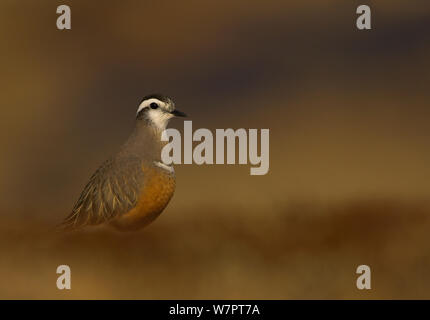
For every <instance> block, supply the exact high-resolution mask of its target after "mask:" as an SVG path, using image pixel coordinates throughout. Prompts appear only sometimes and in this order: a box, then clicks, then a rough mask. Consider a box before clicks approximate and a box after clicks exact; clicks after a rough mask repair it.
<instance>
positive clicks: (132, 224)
mask: <svg viewBox="0 0 430 320" xmlns="http://www.w3.org/2000/svg"><path fill="white" fill-rule="evenodd" d="M142 169H143V170H144V172H145V181H144V186H143V188H142V190H141V192H140V197H139V201H138V203H137V205H136V207H135V208H133V209H132V210H130V211H129V212H127V213H126V214H124V215H123V216H121V217H119V218H118V219H116V220H115V221H113V225H114V226H115V227H117V228H118V229H124V230H136V229H139V228H142V227H144V226H146V225H148V224H149V223H151V222H152V221H154V219H155V218H157V217H158V216H159V215H160V213H161V212H162V211H163V209H164V208H165V207H166V206H167V204H168V203H169V200H170V199H171V198H172V196H173V193H174V191H175V176H174V175H173V174H170V173H169V172H166V171H165V170H163V169H159V168H153V167H152V168H142Z"/></svg>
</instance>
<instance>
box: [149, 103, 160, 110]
mask: <svg viewBox="0 0 430 320" xmlns="http://www.w3.org/2000/svg"><path fill="white" fill-rule="evenodd" d="M149 106H150V107H151V109H157V108H158V104H156V103H155V102H153V103H151V104H150V105H149Z"/></svg>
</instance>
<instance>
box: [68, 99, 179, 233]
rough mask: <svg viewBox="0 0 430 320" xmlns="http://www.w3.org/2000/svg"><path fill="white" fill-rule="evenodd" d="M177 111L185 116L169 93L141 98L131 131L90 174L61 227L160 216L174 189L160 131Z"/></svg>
mask: <svg viewBox="0 0 430 320" xmlns="http://www.w3.org/2000/svg"><path fill="white" fill-rule="evenodd" d="M174 116H177V117H185V116H186V115H185V114H184V113H182V112H180V111H178V110H176V109H175V104H174V103H173V101H172V100H171V99H170V98H168V97H166V96H163V95H159V94H155V95H149V96H146V97H145V98H143V100H142V102H141V103H140V105H139V108H138V109H137V113H136V125H135V128H134V130H133V132H132V134H131V135H130V137H129V138H128V140H127V141H126V142H125V143H124V145H123V146H122V147H121V148H120V150H119V152H118V153H117V154H116V155H114V156H112V157H111V158H110V159H108V160H107V161H106V162H104V163H103V164H102V165H101V166H100V167H99V168H98V169H97V170H96V172H95V173H94V174H93V175H92V176H91V178H90V181H89V182H88V184H87V185H86V186H85V188H84V190H83V191H82V193H81V196H80V197H79V199H78V201H77V203H76V204H75V206H74V208H73V211H72V213H71V214H70V215H69V216H68V217H67V218H66V219H65V220H64V222H63V223H62V225H61V226H62V227H63V229H65V230H74V229H77V228H80V227H83V226H87V225H98V224H102V223H108V224H110V225H112V226H114V227H116V228H117V229H119V230H122V231H127V230H137V229H140V228H142V227H144V226H146V225H148V224H149V223H151V222H152V221H154V219H155V218H157V217H158V215H159V214H160V213H161V212H162V211H163V209H164V208H165V207H166V206H167V203H168V202H169V200H170V198H171V197H172V195H173V192H174V191H175V172H174V169H173V166H167V165H165V164H164V163H163V162H162V161H161V149H162V148H163V146H164V145H165V144H166V143H167V142H163V141H161V134H162V132H163V130H164V129H166V126H167V123H168V122H169V120H170V119H171V118H172V117H174Z"/></svg>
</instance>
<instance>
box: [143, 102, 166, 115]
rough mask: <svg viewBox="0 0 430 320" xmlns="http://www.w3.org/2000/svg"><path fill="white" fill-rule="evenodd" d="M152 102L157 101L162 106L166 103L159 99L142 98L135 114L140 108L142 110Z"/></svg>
mask: <svg viewBox="0 0 430 320" xmlns="http://www.w3.org/2000/svg"><path fill="white" fill-rule="evenodd" d="M153 102H155V103H158V105H160V106H163V107H164V106H165V105H166V104H165V103H164V102H163V101H160V100H158V99H156V98H151V99H147V100H143V101H142V103H141V104H140V105H139V108H137V112H136V115H137V114H138V113H139V112H140V110H142V109H143V108H146V107H147V106H149V105H150V104H151V103H153Z"/></svg>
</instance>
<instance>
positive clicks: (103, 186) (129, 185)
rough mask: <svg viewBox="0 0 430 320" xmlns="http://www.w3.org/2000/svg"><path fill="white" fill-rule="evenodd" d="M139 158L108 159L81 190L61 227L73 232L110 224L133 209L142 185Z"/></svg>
mask: <svg viewBox="0 0 430 320" xmlns="http://www.w3.org/2000/svg"><path fill="white" fill-rule="evenodd" d="M141 168H142V167H141V161H140V160H139V159H137V158H136V159H123V160H122V161H118V160H108V161H106V162H105V163H103V164H102V165H101V166H100V167H99V168H98V169H97V170H96V172H94V174H93V175H92V176H91V178H90V180H89V182H88V183H87V185H86V186H85V188H84V190H83V191H82V193H81V195H80V197H79V198H78V201H77V202H76V204H75V206H74V207H73V210H72V212H71V213H70V215H69V216H68V217H67V218H66V219H65V220H64V222H63V223H62V224H61V228H63V229H66V230H70V229H72V230H73V229H76V228H79V227H82V226H85V225H96V224H100V223H104V222H107V221H109V220H111V219H113V218H115V217H117V216H119V215H122V214H125V213H127V212H128V211H130V210H131V209H133V208H134V207H135V206H136V204H137V201H138V195H139V193H140V190H141V188H142V184H143V171H142V169H141Z"/></svg>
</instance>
